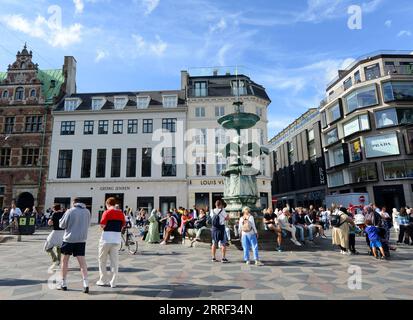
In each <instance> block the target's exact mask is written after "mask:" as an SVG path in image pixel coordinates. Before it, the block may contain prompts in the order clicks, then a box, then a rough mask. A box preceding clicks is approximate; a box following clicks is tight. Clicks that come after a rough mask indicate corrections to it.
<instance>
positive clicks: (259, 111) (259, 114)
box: [255, 107, 263, 118]
mask: <svg viewBox="0 0 413 320" xmlns="http://www.w3.org/2000/svg"><path fill="white" fill-rule="evenodd" d="M255 114H256V115H257V116H259V117H260V118H262V114H263V113H262V108H261V107H256V108H255Z"/></svg>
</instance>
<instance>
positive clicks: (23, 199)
mask: <svg viewBox="0 0 413 320" xmlns="http://www.w3.org/2000/svg"><path fill="white" fill-rule="evenodd" d="M75 77H76V60H75V59H74V58H73V57H65V59H64V65H63V68H62V69H57V70H40V69H39V68H38V65H37V64H36V63H34V62H33V61H32V52H31V51H30V52H29V51H28V50H27V47H26V46H24V48H23V50H22V51H21V52H20V51H19V52H18V53H17V55H16V61H15V62H13V63H12V64H10V65H9V66H8V69H7V72H0V208H2V207H8V206H10V205H11V203H12V202H13V201H15V202H16V204H17V206H18V207H20V208H21V209H22V210H24V209H25V208H27V207H32V206H33V205H35V206H36V207H37V208H38V209H39V210H44V201H45V190H46V177H47V170H48V166H49V153H50V150H49V149H50V139H51V132H52V124H53V121H52V119H51V117H52V115H51V111H52V109H53V107H54V105H56V104H57V103H58V102H59V101H60V100H61V99H62V98H63V97H64V96H65V95H66V94H72V93H74V92H75V91H76V82H75Z"/></svg>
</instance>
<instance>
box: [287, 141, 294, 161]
mask: <svg viewBox="0 0 413 320" xmlns="http://www.w3.org/2000/svg"><path fill="white" fill-rule="evenodd" d="M288 164H289V165H290V166H291V165H292V164H294V144H293V143H291V142H288Z"/></svg>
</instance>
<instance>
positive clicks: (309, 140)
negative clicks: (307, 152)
mask: <svg viewBox="0 0 413 320" xmlns="http://www.w3.org/2000/svg"><path fill="white" fill-rule="evenodd" d="M311 141H314V129H311V130H308V142H311Z"/></svg>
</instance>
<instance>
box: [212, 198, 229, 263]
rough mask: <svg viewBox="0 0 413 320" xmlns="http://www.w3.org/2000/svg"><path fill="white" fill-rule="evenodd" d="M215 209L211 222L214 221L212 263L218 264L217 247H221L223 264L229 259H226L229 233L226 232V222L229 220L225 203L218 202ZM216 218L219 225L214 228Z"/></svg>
mask: <svg viewBox="0 0 413 320" xmlns="http://www.w3.org/2000/svg"><path fill="white" fill-rule="evenodd" d="M215 207H216V208H215V209H214V210H212V212H211V220H212V222H213V223H212V229H211V237H212V246H211V255H212V258H211V261H212V262H217V261H218V260H217V259H216V251H217V247H218V246H219V245H221V252H222V260H221V262H222V263H228V262H229V261H228V259H227V258H226V256H225V255H226V250H227V244H228V239H227V233H226V230H225V221H227V220H228V214H227V213H226V212H225V209H224V206H223V203H222V201H221V200H218V201H217V202H216V203H215ZM214 216H215V217H216V218H215V219H219V220H216V221H217V222H218V223H217V225H215V226H214Z"/></svg>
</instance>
